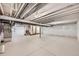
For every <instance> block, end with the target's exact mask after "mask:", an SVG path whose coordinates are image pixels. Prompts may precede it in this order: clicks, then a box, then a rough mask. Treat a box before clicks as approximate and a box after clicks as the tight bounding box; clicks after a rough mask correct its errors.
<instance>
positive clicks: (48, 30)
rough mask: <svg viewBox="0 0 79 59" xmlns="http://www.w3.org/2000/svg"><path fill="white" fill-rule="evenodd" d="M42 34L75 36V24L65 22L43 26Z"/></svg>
mask: <svg viewBox="0 0 79 59" xmlns="http://www.w3.org/2000/svg"><path fill="white" fill-rule="evenodd" d="M42 34H43V35H58V36H66V37H77V24H66V25H57V26H53V27H43V28H42Z"/></svg>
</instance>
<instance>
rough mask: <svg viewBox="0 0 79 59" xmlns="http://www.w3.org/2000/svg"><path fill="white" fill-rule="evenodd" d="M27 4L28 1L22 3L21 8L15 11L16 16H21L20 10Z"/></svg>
mask: <svg viewBox="0 0 79 59" xmlns="http://www.w3.org/2000/svg"><path fill="white" fill-rule="evenodd" d="M25 4H26V3H23V4H22V5H21V7H20V9H19V10H18V11H17V12H16V13H15V15H14V16H15V17H16V18H17V17H18V16H19V14H20V12H21V11H22V10H23V9H24V6H25Z"/></svg>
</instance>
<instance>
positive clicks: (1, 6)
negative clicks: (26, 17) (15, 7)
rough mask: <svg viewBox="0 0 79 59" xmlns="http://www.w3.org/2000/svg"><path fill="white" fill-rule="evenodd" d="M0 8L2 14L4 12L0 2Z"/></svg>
mask: <svg viewBox="0 0 79 59" xmlns="http://www.w3.org/2000/svg"><path fill="white" fill-rule="evenodd" d="M0 8H1V11H2V14H4V10H3V7H2V4H1V3H0Z"/></svg>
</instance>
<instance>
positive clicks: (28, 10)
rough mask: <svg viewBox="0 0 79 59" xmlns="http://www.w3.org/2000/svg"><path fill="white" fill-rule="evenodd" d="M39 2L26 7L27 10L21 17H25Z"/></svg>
mask: <svg viewBox="0 0 79 59" xmlns="http://www.w3.org/2000/svg"><path fill="white" fill-rule="evenodd" d="M37 4H38V3H35V4H34V5H33V6H32V7H30V8H29V9H26V11H25V12H24V13H23V14H22V15H21V16H20V17H21V18H23V17H25V15H26V14H28V13H29V12H30V11H31V10H32V9H33V8H34V7H35V6H36V5H37Z"/></svg>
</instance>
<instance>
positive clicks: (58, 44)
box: [0, 35, 79, 56]
mask: <svg viewBox="0 0 79 59" xmlns="http://www.w3.org/2000/svg"><path fill="white" fill-rule="evenodd" d="M5 48H6V50H5V53H4V54H0V55H1V56H79V41H78V40H76V39H75V38H68V37H59V36H42V38H39V36H38V35H34V36H22V35H20V36H14V37H13V38H12V42H9V43H7V44H5Z"/></svg>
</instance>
